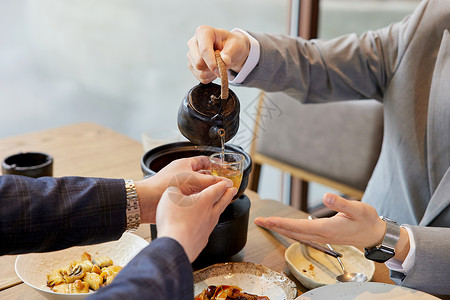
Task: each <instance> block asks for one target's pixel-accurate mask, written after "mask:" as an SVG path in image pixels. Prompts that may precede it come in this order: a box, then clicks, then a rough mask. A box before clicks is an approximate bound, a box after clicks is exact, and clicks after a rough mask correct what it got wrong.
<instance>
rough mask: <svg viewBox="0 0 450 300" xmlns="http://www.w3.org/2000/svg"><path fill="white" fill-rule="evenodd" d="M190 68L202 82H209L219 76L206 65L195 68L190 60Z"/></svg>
mask: <svg viewBox="0 0 450 300" xmlns="http://www.w3.org/2000/svg"><path fill="white" fill-rule="evenodd" d="M188 68H189V70H191V72H192V74H193V75H194V76H195V78H197V79H198V80H199V81H200V82H201V83H204V84H207V83H210V82H212V81H213V80H214V79H216V78H217V76H216V75H215V74H214V73H213V72H211V71H210V70H209V69H208V68H207V67H206V65H205V69H196V68H194V67H193V66H192V65H191V63H190V62H188Z"/></svg>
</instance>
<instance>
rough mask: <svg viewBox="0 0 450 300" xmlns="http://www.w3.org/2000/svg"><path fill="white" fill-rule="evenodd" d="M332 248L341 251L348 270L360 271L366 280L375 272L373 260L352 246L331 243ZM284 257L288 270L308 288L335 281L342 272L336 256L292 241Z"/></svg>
mask: <svg viewBox="0 0 450 300" xmlns="http://www.w3.org/2000/svg"><path fill="white" fill-rule="evenodd" d="M333 249H334V250H336V251H337V252H340V253H342V255H343V257H342V258H341V260H342V263H343V264H344V267H345V269H346V270H347V271H348V272H360V273H364V274H366V275H367V278H368V281H370V280H371V279H372V276H373V273H374V272H375V264H374V262H373V261H371V260H368V259H366V258H365V257H364V254H363V253H362V252H361V251H359V250H358V249H357V248H355V247H352V246H342V245H333ZM285 259H286V262H287V265H288V267H289V270H291V272H292V274H293V275H294V276H295V277H296V278H297V279H298V280H299V281H300V283H301V284H302V285H304V286H305V287H307V288H309V289H313V288H317V287H320V286H323V285H326V284H332V283H336V276H338V275H340V274H342V268H341V266H340V265H339V262H338V261H337V259H336V258H334V257H332V256H330V255H327V254H325V253H323V252H321V251H318V250H316V249H313V248H311V247H308V246H305V245H303V244H299V243H294V244H292V245H291V246H289V248H288V249H287V250H286V253H285Z"/></svg>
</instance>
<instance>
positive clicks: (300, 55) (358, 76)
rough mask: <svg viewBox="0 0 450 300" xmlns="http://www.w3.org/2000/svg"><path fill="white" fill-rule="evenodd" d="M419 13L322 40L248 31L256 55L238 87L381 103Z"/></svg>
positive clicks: (320, 98)
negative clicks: (254, 41)
mask: <svg viewBox="0 0 450 300" xmlns="http://www.w3.org/2000/svg"><path fill="white" fill-rule="evenodd" d="M425 5H426V2H423V3H422V4H421V5H420V6H425ZM422 13H423V12H422V10H421V9H420V7H419V9H418V10H416V12H415V13H414V14H413V15H412V16H410V17H407V18H405V19H404V20H403V21H402V22H399V23H395V24H392V25H391V26H389V27H386V28H383V29H380V30H377V31H369V32H366V33H365V34H362V35H361V36H357V35H356V34H349V35H345V36H342V37H338V38H335V39H332V40H328V41H326V40H319V39H318V40H309V41H308V40H304V39H301V38H293V37H289V36H285V35H281V34H278V35H273V34H262V33H250V34H251V35H252V36H254V37H255V38H256V39H257V40H258V41H259V43H260V48H261V49H260V50H261V52H260V53H261V54H260V60H259V63H258V65H257V66H256V67H255V69H254V70H253V71H252V72H251V73H250V74H249V76H248V77H247V78H246V80H245V81H244V82H243V84H242V85H244V86H249V87H257V88H260V89H262V90H265V91H268V92H279V91H282V92H286V93H287V94H289V95H290V96H293V97H294V98H296V99H299V100H300V101H302V102H305V103H311V102H318V103H320V102H327V101H336V100H354V99H377V100H380V101H381V100H382V98H383V94H384V91H385V89H386V87H387V85H388V84H389V80H390V79H391V77H392V76H393V74H394V73H395V70H396V67H397V66H398V65H399V63H400V61H401V58H402V55H403V54H404V53H405V51H406V49H407V47H408V45H409V43H410V41H411V39H412V37H413V34H414V32H415V30H416V28H417V25H418V23H419V22H420V19H421V15H422Z"/></svg>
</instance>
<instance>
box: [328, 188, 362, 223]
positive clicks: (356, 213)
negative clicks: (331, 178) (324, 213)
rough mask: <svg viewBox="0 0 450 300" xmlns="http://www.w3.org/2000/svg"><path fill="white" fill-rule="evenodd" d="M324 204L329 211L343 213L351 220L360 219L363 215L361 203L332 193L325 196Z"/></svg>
mask: <svg viewBox="0 0 450 300" xmlns="http://www.w3.org/2000/svg"><path fill="white" fill-rule="evenodd" d="M323 203H324V204H325V206H326V207H328V208H329V209H331V210H334V211H336V212H340V213H343V214H345V215H346V216H347V217H349V218H351V219H359V218H360V217H361V215H362V213H363V208H362V207H361V205H360V204H361V203H360V202H357V201H352V200H347V199H344V198H342V197H340V196H338V195H335V194H332V193H326V194H325V195H324V196H323Z"/></svg>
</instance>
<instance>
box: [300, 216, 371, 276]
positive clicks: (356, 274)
mask: <svg viewBox="0 0 450 300" xmlns="http://www.w3.org/2000/svg"><path fill="white" fill-rule="evenodd" d="M308 219H309V220H313V219H314V217H313V216H308ZM325 246H327V247H328V249H330V250H331V251H334V249H333V247H331V245H330V244H325ZM336 259H337V260H338V262H339V264H340V265H341V268H342V272H344V273H343V274H341V275H338V276H336V281H338V282H366V281H367V276H366V275H365V274H363V273H349V272H347V271H346V270H345V267H344V264H343V263H342V260H341V258H340V257H339V256H338V257H336Z"/></svg>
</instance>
